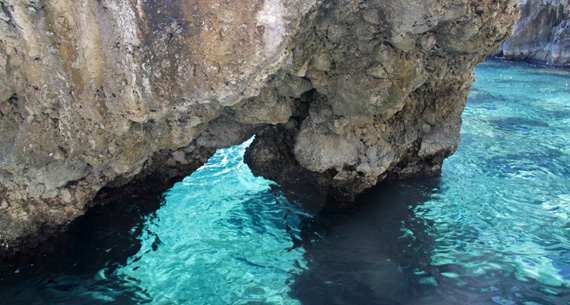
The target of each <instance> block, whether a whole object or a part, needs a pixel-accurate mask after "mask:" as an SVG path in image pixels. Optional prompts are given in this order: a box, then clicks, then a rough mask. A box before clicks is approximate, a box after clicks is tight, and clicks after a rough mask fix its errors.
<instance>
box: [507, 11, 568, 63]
mask: <svg viewBox="0 0 570 305" xmlns="http://www.w3.org/2000/svg"><path fill="white" fill-rule="evenodd" d="M569 3H570V0H520V1H519V6H520V11H521V14H520V18H519V21H518V23H517V25H516V27H515V31H514V34H513V37H512V38H511V39H509V40H508V41H507V42H505V43H504V44H503V45H502V46H501V48H500V49H499V51H498V52H497V53H496V55H497V56H502V57H504V58H507V59H516V60H529V61H540V62H545V63H551V64H559V65H570V8H569V7H568V6H569Z"/></svg>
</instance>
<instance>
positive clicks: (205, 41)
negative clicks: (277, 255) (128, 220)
mask: <svg viewBox="0 0 570 305" xmlns="http://www.w3.org/2000/svg"><path fill="white" fill-rule="evenodd" d="M0 6H1V10H0V33H1V34H0V37H1V38H0V115H1V121H0V132H1V134H2V137H1V139H0V177H1V178H0V255H7V254H10V253H13V252H14V251H17V250H19V249H22V248H25V247H31V246H34V245H35V244H37V243H38V242H39V241H41V240H43V239H45V238H46V237H47V236H49V235H51V234H54V233H55V232H57V231H59V230H62V229H64V228H65V226H66V225H67V224H68V223H69V222H70V221H71V220H73V219H74V218H76V217H77V216H79V215H82V214H83V213H84V212H85V211H86V210H87V209H88V208H89V207H91V206H93V205H94V204H97V203H104V202H107V201H109V200H113V199H115V198H118V197H121V196H125V195H127V194H132V193H136V192H140V191H141V190H142V189H148V188H153V189H163V188H166V187H169V186H171V185H172V183H173V182H174V181H176V180H177V179H180V178H181V177H183V176H185V175H187V174H189V173H190V172H191V171H193V170H195V169H196V168H197V167H198V166H200V165H201V164H203V163H204V162H206V160H207V158H208V157H209V156H210V155H211V154H212V153H213V152H214V151H215V150H216V149H218V148H222V147H227V146H230V145H234V144H237V143H240V142H241V141H243V140H245V139H247V138H248V137H250V136H252V135H253V134H256V133H257V134H258V137H257V138H256V141H255V142H254V144H253V145H252V147H251V148H250V149H249V151H248V153H247V160H248V163H249V165H250V166H251V167H252V170H253V171H254V172H255V173H256V174H258V175H264V176H266V177H269V178H272V179H275V180H276V181H277V182H280V183H283V184H285V185H287V184H290V185H295V184H307V183H309V184H310V183H313V184H314V185H315V186H316V187H318V188H319V189H320V190H321V191H323V192H326V193H327V194H328V195H329V196H331V197H336V198H341V199H351V198H353V197H354V196H355V195H356V194H358V193H359V192H361V191H362V190H364V189H365V188H368V187H370V186H372V185H374V184H376V183H377V182H378V181H380V180H383V179H386V178H389V177H397V178H400V177H408V176H414V175H421V174H436V173H438V172H439V170H440V169H441V164H442V161H443V159H444V158H445V157H446V156H448V155H450V154H451V153H453V152H454V151H455V149H456V147H457V144H458V143H459V140H460V139H459V128H460V123H461V118H460V114H461V111H462V109H463V106H464V104H465V101H466V96H467V92H468V90H469V88H470V84H471V77H472V72H473V69H474V66H475V64H477V63H478V62H480V61H482V60H483V59H484V58H485V57H486V56H488V55H489V54H491V53H492V52H493V51H494V50H495V49H496V48H497V47H498V46H499V45H500V43H501V42H503V41H504V40H506V39H507V38H508V36H509V35H510V32H511V30H512V27H513V24H514V22H515V20H516V18H517V16H518V15H517V14H518V10H517V7H516V1H515V0H499V1H497V0H484V1H479V0H478V1H474V0H473V1H457V0H424V1H416V0H391V1H382V0H376V1H374V0H370V1H349V0H333V1H321V0H312V1H307V0H246V1H237V2H235V1H227V0H212V1H199V0H188V1H168V2H164V1H156V0H147V1H114V0H100V1H88V0H80V1H71V0H57V1H56V0H48V1H35V0H31V1H19V0H5V1H2V2H1V3H0Z"/></svg>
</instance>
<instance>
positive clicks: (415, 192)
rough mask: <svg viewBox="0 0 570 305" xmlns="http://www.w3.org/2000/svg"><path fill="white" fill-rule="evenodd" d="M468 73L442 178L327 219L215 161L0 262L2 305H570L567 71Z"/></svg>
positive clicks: (303, 201) (397, 186) (220, 157)
mask: <svg viewBox="0 0 570 305" xmlns="http://www.w3.org/2000/svg"><path fill="white" fill-rule="evenodd" d="M476 72H477V74H478V81H477V82H476V83H475V84H474V85H473V90H472V92H471V94H470V97H469V102H468V104H467V107H466V109H465V112H464V114H463V127H462V144H461V145H460V147H459V149H458V151H457V152H456V153H455V155H453V156H452V157H450V158H448V159H447V160H446V161H445V163H444V167H443V173H442V176H441V177H439V178H426V179H415V180H408V181H402V182H398V183H390V184H384V185H381V186H378V187H376V188H374V189H371V190H368V191H367V192H365V193H364V194H362V195H361V196H359V197H358V198H357V202H356V204H355V205H352V206H343V205H338V206H337V205H334V204H333V205H328V206H327V207H324V203H323V202H322V200H320V199H319V198H318V197H311V196H310V195H308V194H298V195H297V196H294V197H293V196H284V194H283V193H282V192H281V191H280V190H279V188H278V187H277V186H275V185H274V184H273V183H272V182H270V181H267V180H265V179H263V178H255V177H253V176H252V175H251V173H250V171H249V169H248V168H247V166H245V165H244V164H243V162H242V155H243V150H244V149H245V145H247V144H244V145H241V146H235V147H232V148H229V149H226V150H220V151H219V152H218V153H216V155H215V156H214V157H212V158H211V160H210V162H209V163H208V164H207V165H206V166H204V167H203V168H201V169H200V170H199V171H197V172H195V173H194V174H192V175H191V176H190V177H187V178H186V179H185V180H184V181H182V182H180V183H178V184H176V185H175V186H174V187H173V188H172V189H170V190H169V191H167V192H165V193H164V194H162V195H161V196H156V195H152V196H140V197H138V198H129V199H125V200H122V201H119V202H116V203H113V204H111V205H108V206H105V207H98V208H95V209H93V210H92V211H90V212H89V213H88V215H86V216H85V217H82V218H80V219H79V220H77V221H76V222H74V224H73V225H72V226H71V228H70V230H69V231H68V232H67V233H65V234H63V235H62V236H60V237H59V238H58V239H53V240H51V241H50V242H48V243H46V244H44V245H42V247H41V248H39V249H33V250H31V251H28V252H26V253H24V254H23V255H19V256H17V257H14V258H12V259H9V260H3V261H0V300H1V301H0V302H1V303H2V304H525V305H535V304H570V292H569V291H570V88H569V87H568V83H570V73H568V72H567V71H564V70H552V69H548V68H543V67H536V66H531V65H527V64H518V63H503V62H495V61H491V62H486V63H484V64H482V65H479V66H478V68H477V71H476Z"/></svg>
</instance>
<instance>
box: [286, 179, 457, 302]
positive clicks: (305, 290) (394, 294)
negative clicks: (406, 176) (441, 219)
mask: <svg viewBox="0 0 570 305" xmlns="http://www.w3.org/2000/svg"><path fill="white" fill-rule="evenodd" d="M438 185H439V178H423V179H414V180H407V181H400V182H392V183H384V184H382V185H380V186H377V187H375V188H373V189H371V190H368V191H367V192H365V193H363V194H362V195H360V196H359V197H358V198H357V201H356V202H355V204H354V205H350V206H348V207H343V206H340V205H339V206H338V207H326V208H324V209H323V210H322V211H321V212H319V213H318V214H317V215H315V216H314V217H313V218H309V219H305V220H304V222H302V223H301V225H300V228H301V232H302V233H301V237H302V247H304V249H305V254H304V260H305V261H306V264H307V268H306V269H305V270H304V271H303V272H302V273H301V274H299V275H298V276H296V277H295V278H294V281H293V283H292V284H291V292H290V295H291V296H292V297H294V298H296V299H299V300H300V301H301V303H302V304H306V305H312V304H315V305H316V304H446V303H445V302H443V303H442V300H441V297H439V296H438V293H437V291H436V287H435V286H434V285H435V279H434V278H433V277H431V275H430V274H431V272H429V268H430V246H429V245H430V244H431V240H430V237H429V236H428V235H427V234H426V232H425V231H426V228H427V227H428V226H430V225H431V224H429V223H423V220H420V219H418V218H415V217H414V208H415V207H416V206H417V205H419V204H422V203H423V202H425V201H426V200H429V199H430V197H431V194H432V193H434V192H437V190H438Z"/></svg>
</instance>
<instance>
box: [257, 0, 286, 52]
mask: <svg viewBox="0 0 570 305" xmlns="http://www.w3.org/2000/svg"><path fill="white" fill-rule="evenodd" d="M257 22H258V24H259V25H261V26H263V27H264V33H263V39H264V42H265V49H264V52H263V53H264V54H263V55H264V56H265V57H269V58H271V57H273V56H275V55H276V54H277V53H278V52H279V51H280V49H279V48H278V47H279V46H280V45H281V44H282V43H283V42H284V41H285V29H284V28H283V8H282V7H281V1H279V0H266V1H265V3H264V5H263V9H262V10H261V11H259V13H258V14H257Z"/></svg>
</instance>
